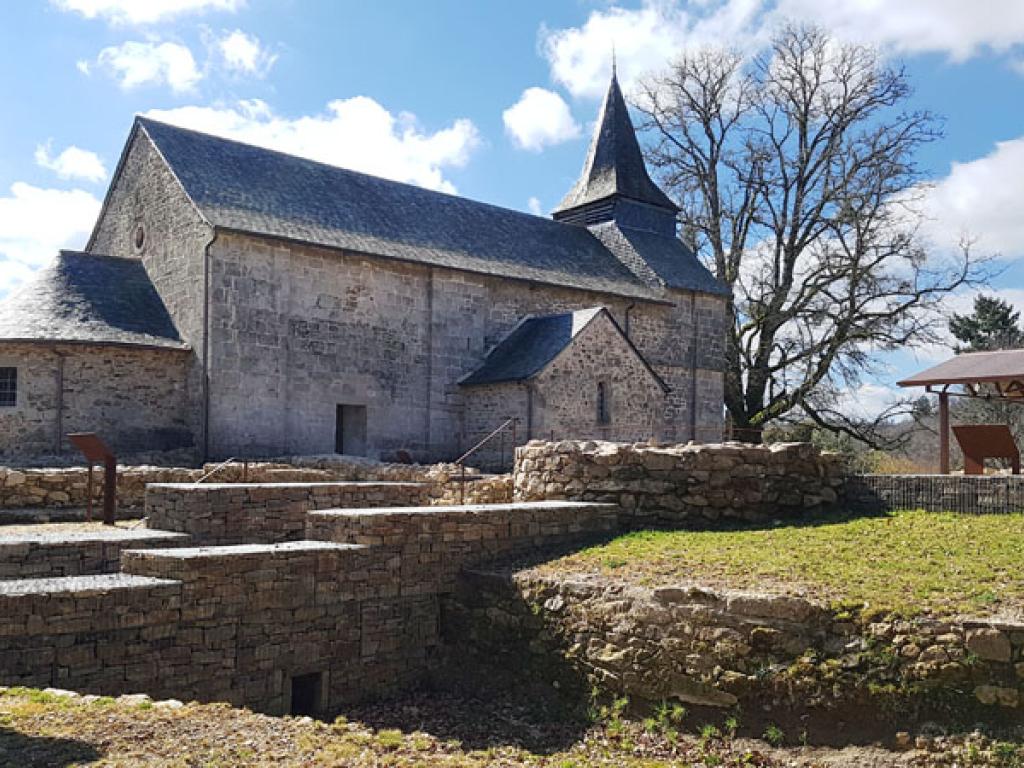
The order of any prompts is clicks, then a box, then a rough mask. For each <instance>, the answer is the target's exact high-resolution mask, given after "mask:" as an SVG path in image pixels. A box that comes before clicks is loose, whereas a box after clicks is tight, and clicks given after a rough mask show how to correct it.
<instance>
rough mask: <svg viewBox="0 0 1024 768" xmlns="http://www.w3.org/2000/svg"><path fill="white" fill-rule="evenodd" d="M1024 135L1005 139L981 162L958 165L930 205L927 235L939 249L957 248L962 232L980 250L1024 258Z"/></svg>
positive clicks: (927, 205) (937, 187) (929, 200)
mask: <svg viewBox="0 0 1024 768" xmlns="http://www.w3.org/2000/svg"><path fill="white" fill-rule="evenodd" d="M1022 200H1024V137H1020V138H1017V139H1012V140H1010V141H1001V142H999V143H997V144H996V147H995V149H994V150H993V151H992V152H991V153H989V154H988V155H985V156H984V157H980V158H978V159H976V160H971V161H969V162H964V163H953V165H952V167H951V168H950V172H949V174H948V175H947V176H945V177H944V178H942V179H941V180H939V181H938V182H937V183H936V184H935V186H934V188H933V189H932V190H931V191H930V192H929V195H928V197H927V200H926V203H925V208H924V210H925V214H926V215H927V216H928V219H929V221H928V224H927V233H928V235H929V236H930V238H931V240H932V241H933V242H934V243H935V245H936V246H939V247H943V246H953V245H955V244H956V243H957V241H958V240H959V238H960V236H961V235H962V234H968V235H970V236H971V237H973V238H975V239H976V248H977V249H978V250H979V252H983V253H984V252H988V253H993V252H998V253H1001V254H1002V255H1003V256H1005V257H1007V258H1019V257H1024V216H1022V215H1021V201H1022Z"/></svg>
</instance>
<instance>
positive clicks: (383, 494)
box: [146, 481, 430, 545]
mask: <svg viewBox="0 0 1024 768" xmlns="http://www.w3.org/2000/svg"><path fill="white" fill-rule="evenodd" d="M429 493H430V486H429V485H427V484H425V483H392V482H363V481H360V482H330V483H203V484H201V485H196V484H194V483H151V484H150V485H149V486H147V488H146V517H147V519H148V523H149V525H152V526H154V527H156V528H162V529H165V530H169V531H181V532H182V533H188V534H191V535H192V536H193V537H194V540H195V542H196V543H197V544H212V545H226V544H243V543H250V542H259V543H261V544H274V543H277V542H282V541H296V540H298V539H301V538H302V536H303V533H304V531H305V527H306V512H308V511H309V510H311V509H333V508H338V507H384V506H390V505H395V504H421V503H426V502H427V500H428V498H429Z"/></svg>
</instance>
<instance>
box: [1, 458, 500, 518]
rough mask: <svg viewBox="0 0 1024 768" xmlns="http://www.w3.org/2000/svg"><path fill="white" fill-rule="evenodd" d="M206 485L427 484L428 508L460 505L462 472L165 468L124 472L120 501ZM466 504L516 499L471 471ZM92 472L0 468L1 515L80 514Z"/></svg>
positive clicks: (314, 464)
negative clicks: (156, 490)
mask: <svg viewBox="0 0 1024 768" xmlns="http://www.w3.org/2000/svg"><path fill="white" fill-rule="evenodd" d="M215 469H216V470H217V471H216V472H215V473H214V474H213V475H211V476H210V477H209V478H208V480H207V481H206V482H219V483H238V482H243V481H245V482H251V483H275V482H336V481H379V482H402V483H409V482H413V483H426V484H428V486H429V494H428V495H429V503H432V504H451V503H455V502H456V501H458V497H459V489H458V484H457V483H456V482H454V481H453V477H455V475H456V474H457V470H456V468H455V467H454V466H453V465H450V464H434V465H420V464H386V463H381V462H375V461H369V460H363V459H352V458H349V457H341V456H309V457H288V458H287V459H281V460H273V461H265V462H251V463H248V464H243V463H242V462H232V463H229V464H226V465H225V464H206V465H205V466H203V467H201V468H190V467H160V466H119V467H118V475H117V499H118V505H119V506H120V507H122V508H138V507H141V506H142V505H143V503H144V500H145V492H146V485H147V484H150V483H195V482H197V481H199V480H200V478H202V477H204V476H205V475H207V474H208V473H210V472H211V471H213V470H215ZM467 474H468V475H469V476H470V477H471V478H477V479H475V480H474V481H472V482H469V483H467V484H466V491H465V494H466V499H467V501H469V502H470V503H474V504H486V503H500V502H506V501H510V500H511V498H512V482H511V477H510V476H509V475H497V476H481V475H480V474H479V472H477V471H476V470H475V469H468V470H467ZM87 476H88V470H87V469H86V468H85V467H81V466H78V467H49V468H14V467H4V466H0V510H2V509H26V508H42V507H46V508H81V507H85V506H86V505H87V503H88V494H87V488H88V480H87ZM102 498H103V471H102V469H101V468H100V467H97V468H96V470H95V471H94V478H93V501H94V502H95V503H97V504H98V503H100V501H101V500H102Z"/></svg>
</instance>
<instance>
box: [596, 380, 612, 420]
mask: <svg viewBox="0 0 1024 768" xmlns="http://www.w3.org/2000/svg"><path fill="white" fill-rule="evenodd" d="M611 421H612V413H611V409H610V406H609V404H608V384H607V383H606V382H604V381H599V382H597V423H598V424H611Z"/></svg>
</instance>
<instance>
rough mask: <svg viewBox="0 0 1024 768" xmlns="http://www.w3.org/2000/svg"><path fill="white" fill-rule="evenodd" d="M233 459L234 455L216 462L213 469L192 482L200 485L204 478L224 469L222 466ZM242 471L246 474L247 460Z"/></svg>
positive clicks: (247, 471) (247, 470)
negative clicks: (218, 462)
mask: <svg viewBox="0 0 1024 768" xmlns="http://www.w3.org/2000/svg"><path fill="white" fill-rule="evenodd" d="M234 460H235V457H234V456H232V457H231V458H230V459H226V460H224V461H222V462H221V463H220V464H218V465H217V466H216V467H214V468H213V469H211V470H210V471H209V472H207V473H206V474H205V475H203V476H202V477H200V478H199V479H198V480H196V481H195V483H193V485H200V484H201V483H203V482H204V481H205V480H206V479H207V478H209V477H212V476H213V475H215V474H217V473H218V472H220V471H221V470H222V469H224V467H226V466H227V465H228V464H230V463H231V462H233V461H234ZM243 472H244V474H245V475H248V474H249V462H246V463H245V468H244V470H243Z"/></svg>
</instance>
